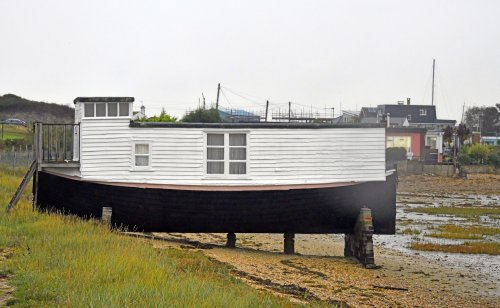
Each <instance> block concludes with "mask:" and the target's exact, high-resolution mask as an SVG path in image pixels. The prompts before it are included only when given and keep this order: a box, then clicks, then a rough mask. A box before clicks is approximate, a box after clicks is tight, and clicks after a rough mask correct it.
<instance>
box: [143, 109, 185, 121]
mask: <svg viewBox="0 0 500 308" xmlns="http://www.w3.org/2000/svg"><path fill="white" fill-rule="evenodd" d="M138 121H139V122H177V118H176V117H174V116H171V115H169V114H167V113H166V112H165V108H162V109H161V112H160V115H159V116H157V115H154V116H152V117H149V118H143V119H139V120H138Z"/></svg>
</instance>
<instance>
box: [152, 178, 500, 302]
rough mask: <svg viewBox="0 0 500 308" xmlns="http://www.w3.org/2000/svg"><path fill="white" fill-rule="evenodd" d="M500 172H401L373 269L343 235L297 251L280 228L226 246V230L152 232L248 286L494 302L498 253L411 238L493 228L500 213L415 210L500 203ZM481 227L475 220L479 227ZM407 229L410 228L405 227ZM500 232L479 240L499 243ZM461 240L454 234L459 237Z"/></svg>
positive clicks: (163, 243)
mask: <svg viewBox="0 0 500 308" xmlns="http://www.w3.org/2000/svg"><path fill="white" fill-rule="evenodd" d="M499 200H500V176H497V175H478V176H469V177H468V178H467V179H459V178H443V177H432V176H409V177H402V178H400V183H399V186H398V210H397V219H398V223H397V225H398V231H397V234H396V235H389V236H375V262H376V264H377V265H378V268H376V269H371V270H370V269H365V268H364V267H363V266H362V265H361V264H359V263H358V262H357V261H356V260H354V259H350V258H344V257H343V249H344V240H343V235H325V234H320V235H301V234H298V235H296V237H295V248H296V252H297V254H295V255H284V254H283V253H282V252H283V235H282V234H237V244H236V246H237V248H236V249H230V248H225V247H224V244H225V241H226V235H225V234H213V233H209V234H180V233H154V234H152V235H148V236H151V237H152V238H155V239H156V240H154V242H153V243H154V245H155V246H156V247H158V248H166V247H171V248H172V247H173V248H177V249H197V250H200V251H202V252H203V253H204V254H206V255H207V256H209V257H210V258H211V259H213V260H214V261H215V262H222V263H225V264H228V265H229V266H230V267H232V269H233V270H232V273H233V274H234V275H235V276H236V277H238V278H240V279H242V280H244V281H246V282H247V283H248V284H250V285H251V286H253V287H255V288H257V289H262V290H266V291H269V292H272V293H275V294H277V295H279V296H284V297H287V298H289V299H290V300H291V301H295V302H311V303H326V304H337V305H338V306H341V307H342V306H344V307H347V306H354V307H364V306H366V307H369V306H377V307H379V306H421V307H436V306H439V307H497V306H498V302H499V301H500V284H499V281H500V256H499V255H487V254H462V253H445V252H439V251H438V252H428V251H418V250H414V249H411V248H410V244H411V243H412V242H415V241H417V242H419V241H420V242H421V241H425V242H432V243H434V242H433V241H437V242H436V243H438V244H439V243H450V242H451V243H458V244H460V243H461V242H460V240H447V239H433V238H432V237H431V234H433V233H432V232H435V231H434V230H435V228H436V226H441V225H449V224H454V225H463V226H465V227H467V226H483V227H484V228H490V229H491V228H493V227H495V226H496V227H498V226H499V220H498V219H499V217H497V216H496V215H490V216H488V215H486V216H471V217H467V216H455V215H453V214H451V215H449V214H448V215H441V214H435V215H434V214H425V213H418V212H414V210H415V208H420V207H453V206H454V207H457V206H458V207H479V208H497V207H498V206H500V204H499ZM476 229H477V227H476ZM408 230H410V231H412V232H408ZM498 237H499V235H498V234H495V233H493V234H488V235H484V236H482V237H481V239H480V240H477V241H479V242H489V243H496V244H498ZM456 241H457V242H456Z"/></svg>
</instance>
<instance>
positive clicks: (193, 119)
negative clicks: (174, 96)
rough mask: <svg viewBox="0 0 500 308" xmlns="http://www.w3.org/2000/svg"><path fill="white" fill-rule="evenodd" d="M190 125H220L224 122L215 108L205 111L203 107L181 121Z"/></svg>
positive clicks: (188, 114)
mask: <svg viewBox="0 0 500 308" xmlns="http://www.w3.org/2000/svg"><path fill="white" fill-rule="evenodd" d="M181 121H182V122H189V123H219V122H222V120H221V118H220V115H219V111H218V110H217V109H215V108H210V109H203V108H201V107H199V108H197V109H195V110H193V111H191V112H189V113H187V114H186V115H185V116H184V117H183V118H182V120H181Z"/></svg>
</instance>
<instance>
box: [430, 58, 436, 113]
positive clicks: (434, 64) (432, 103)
mask: <svg viewBox="0 0 500 308" xmlns="http://www.w3.org/2000/svg"><path fill="white" fill-rule="evenodd" d="M435 71H436V59H432V98H431V105H432V106H434V72H435Z"/></svg>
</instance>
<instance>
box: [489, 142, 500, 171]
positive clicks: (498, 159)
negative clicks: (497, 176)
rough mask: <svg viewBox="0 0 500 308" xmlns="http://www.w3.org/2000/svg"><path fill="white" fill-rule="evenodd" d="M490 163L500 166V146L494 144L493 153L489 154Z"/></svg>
mask: <svg viewBox="0 0 500 308" xmlns="http://www.w3.org/2000/svg"><path fill="white" fill-rule="evenodd" d="M487 162H488V164H490V165H494V166H497V167H498V166H500V146H492V147H491V153H490V155H488V159H487Z"/></svg>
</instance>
